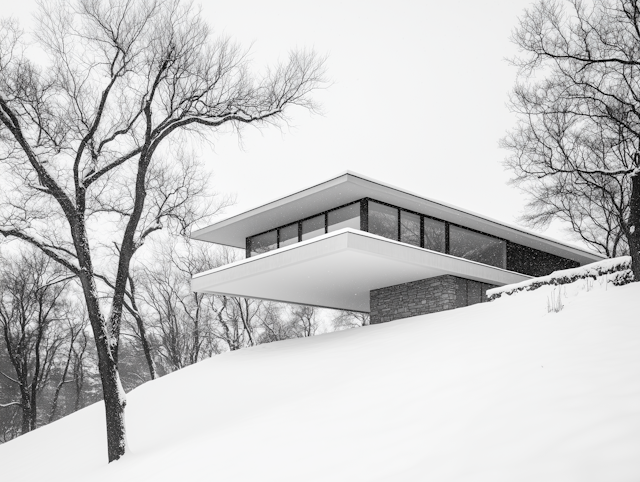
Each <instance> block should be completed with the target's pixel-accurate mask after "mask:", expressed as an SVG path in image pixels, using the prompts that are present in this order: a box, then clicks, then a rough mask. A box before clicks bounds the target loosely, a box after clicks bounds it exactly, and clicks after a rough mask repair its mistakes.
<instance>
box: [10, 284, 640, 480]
mask: <svg viewBox="0 0 640 482" xmlns="http://www.w3.org/2000/svg"><path fill="white" fill-rule="evenodd" d="M559 289H561V290H562V291H561V292H560V294H559V295H558V296H562V297H563V306H564V307H563V309H562V310H561V311H560V312H558V313H553V312H552V313H549V312H548V310H547V304H548V297H549V296H550V295H551V293H552V290H556V292H557V290H559ZM638 299H640V283H632V284H629V285H626V286H619V287H615V286H612V285H611V284H608V283H606V282H604V280H603V279H601V278H597V279H596V280H595V281H594V280H591V279H588V280H578V281H576V282H574V283H572V284H566V285H563V286H562V287H553V286H542V287H540V288H538V289H537V290H535V291H525V292H520V293H517V294H514V295H511V296H507V295H503V296H501V298H500V299H498V300H496V301H493V302H491V303H484V304H480V305H474V306H471V307H467V308H462V309H458V310H453V311H449V312H443V313H437V314H432V315H426V316H419V317H414V318H406V319H403V320H399V321H395V322H391V323H387V324H383V325H376V326H370V327H365V328H361V329H354V330H350V331H346V332H339V333H333V334H330V335H322V336H318V337H315V338H309V339H302V340H292V341H285V342H279V343H273V344H270V345H263V346H259V347H256V348H252V349H248V350H242V351H239V352H235V353H230V354H225V355H222V356H217V357H215V358H212V359H210V360H207V361H205V362H202V363H199V364H197V365H194V366H191V367H188V368H186V369H183V370H181V371H180V372H177V373H174V374H172V375H169V376H166V377H164V378H161V379H159V380H157V381H154V382H150V383H147V384H145V385H143V386H141V387H139V388H137V389H136V390H134V391H133V392H132V393H130V394H129V397H128V408H127V424H128V443H129V448H130V451H129V453H128V455H127V456H125V458H124V459H123V460H121V461H119V462H117V463H114V464H111V465H107V464H106V442H105V435H104V415H103V407H102V405H101V404H96V405H93V406H91V407H88V408H86V409H84V410H81V411H80V412H78V413H76V414H74V415H71V416H69V417H67V418H65V419H62V420H60V421H58V422H55V423H53V424H51V425H48V426H46V427H43V428H41V429H38V430H37V431H35V432H32V433H29V434H27V435H25V436H23V437H20V438H18V439H16V440H15V441H12V442H9V443H7V444H5V445H2V446H0V471H1V475H0V478H1V479H2V480H3V481H27V480H47V481H63V480H64V481H70V480H82V481H86V480H91V481H102V480H104V481H107V480H135V481H146V480H149V481H165V480H166V481H169V480H171V481H175V480H217V481H225V482H226V481H254V480H260V481H268V480H274V481H276V480H277V481H296V482H300V481H416V480H437V481H479V480H486V481H509V482H511V481H514V480H517V481H541V480H544V481H570V480H576V481H578V480H579V481H602V480H607V481H632V480H634V481H637V480H640V463H639V460H640V459H639V458H638V454H640V320H639V319H638V314H637V313H638V310H637V306H638Z"/></svg>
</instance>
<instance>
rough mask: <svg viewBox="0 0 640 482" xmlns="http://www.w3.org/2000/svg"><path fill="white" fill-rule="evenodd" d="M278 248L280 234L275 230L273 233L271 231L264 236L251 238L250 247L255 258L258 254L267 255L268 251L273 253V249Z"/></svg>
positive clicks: (259, 235)
mask: <svg viewBox="0 0 640 482" xmlns="http://www.w3.org/2000/svg"><path fill="white" fill-rule="evenodd" d="M277 247H278V233H277V231H276V230H275V229H274V230H273V231H269V232H267V233H264V234H258V235H257V236H254V237H252V238H250V247H249V249H250V250H251V256H255V255H256V254H261V253H266V252H267V251H271V250H272V249H276V248H277Z"/></svg>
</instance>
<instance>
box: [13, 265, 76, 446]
mask: <svg viewBox="0 0 640 482" xmlns="http://www.w3.org/2000/svg"><path fill="white" fill-rule="evenodd" d="M52 265H55V263H54V262H53V261H52V260H50V259H49V258H47V257H46V256H45V255H43V254H39V255H36V256H31V255H30V254H29V253H21V254H20V256H19V257H17V258H4V259H2V263H1V266H2V269H1V272H0V330H1V331H2V337H3V342H4V343H3V345H4V349H5V350H6V353H7V355H8V358H9V361H10V362H11V366H12V368H13V373H11V374H9V373H5V372H4V371H3V372H0V375H2V376H3V377H4V378H5V379H7V380H9V381H11V382H12V383H13V384H15V386H16V387H17V389H18V392H19V400H14V401H9V402H4V403H0V407H8V406H11V405H17V406H19V407H20V409H21V411H22V428H21V433H22V434H24V433H26V432H29V431H31V430H34V429H35V428H36V426H37V422H38V396H39V394H40V392H41V391H42V390H43V388H44V387H45V386H46V385H47V383H48V382H49V380H50V377H51V372H52V368H53V367H54V365H55V361H56V356H57V353H58V350H59V349H60V348H61V347H62V346H63V344H64V342H65V335H66V334H65V333H64V332H62V331H61V330H59V329H56V328H57V327H56V325H57V324H59V322H60V321H61V320H65V319H67V320H68V319H69V317H68V313H64V308H65V307H64V306H63V303H62V299H61V297H62V295H63V292H64V288H65V285H66V283H67V282H68V280H69V279H70V277H69V276H68V275H67V274H66V273H65V272H64V271H63V270H62V269H60V268H58V267H57V266H56V267H57V269H52ZM56 399H57V397H56Z"/></svg>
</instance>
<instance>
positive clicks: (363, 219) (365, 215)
mask: <svg viewBox="0 0 640 482" xmlns="http://www.w3.org/2000/svg"><path fill="white" fill-rule="evenodd" d="M369 202H375V203H378V204H382V205H384V206H387V207H391V208H394V209H396V210H397V213H398V214H397V216H398V228H397V239H395V241H398V242H400V243H402V241H401V240H400V237H401V232H402V211H405V212H407V213H411V214H414V215H417V216H419V217H420V246H419V247H420V248H422V249H427V248H425V247H424V220H425V219H433V220H434V221H438V222H441V223H444V236H445V251H444V253H443V254H447V255H449V256H454V255H452V254H451V239H450V228H451V226H455V227H458V228H462V229H466V230H467V231H471V232H474V233H478V234H482V235H483V236H487V237H490V238H494V239H497V240H500V241H503V242H505V243H506V245H508V244H509V243H510V241H509V240H507V239H504V238H501V237H499V236H494V235H493V234H489V233H485V232H484V231H480V230H478V229H474V228H470V227H468V226H464V225H462V224H458V223H452V222H450V221H447V220H444V219H440V218H437V217H435V216H430V215H428V214H423V213H420V212H418V211H414V210H412V209H405V208H401V207H399V206H396V205H394V204H390V203H387V202H384V201H380V200H378V199H374V198H371V197H364V198H361V199H358V200H356V201H350V202H348V203H345V204H341V205H340V206H336V207H334V208H331V209H327V210H326V211H321V212H319V213H315V214H313V215H311V216H306V217H304V218H301V219H298V220H297V221H293V222H289V223H286V224H282V225H280V226H277V227H275V228H271V229H267V230H266V231H262V232H260V233H256V234H253V235H251V236H247V238H246V246H245V256H246V257H247V258H250V257H251V240H252V239H253V238H255V237H257V236H260V235H263V234H265V233H268V232H270V231H274V230H275V231H276V236H277V243H276V248H274V249H280V247H281V246H280V229H282V228H285V227H288V226H291V225H292V224H296V223H297V224H298V241H297V242H298V243H299V242H301V241H302V222H303V221H306V220H308V219H312V218H315V217H317V216H324V234H327V233H328V232H329V231H328V228H329V224H328V223H329V216H328V214H329V213H330V212H331V211H336V210H338V209H342V208H344V207H347V206H350V205H352V204H356V203H360V230H361V231H364V232H367V233H369V232H370V231H369ZM311 239H312V238H311ZM387 239H392V238H387ZM293 244H295V243H292V244H290V245H289V246H291V245H293ZM403 244H406V245H407V246H413V247H416V248H417V247H418V246H417V245H414V244H410V243H403ZM515 244H517V243H515ZM272 251H273V250H272ZM506 251H507V249H505V253H506ZM267 252H268V251H267ZM438 252H439V251H438ZM455 257H456V258H459V257H458V256H455ZM459 259H466V258H459ZM468 261H470V260H468ZM475 262H479V261H475ZM507 263H508V257H507V255H506V254H505V260H504V264H505V266H504V267H503V268H501V267H498V266H493V265H489V264H488V265H486V266H492V267H494V268H496V267H497V268H499V269H505V270H506V269H507ZM482 264H485V263H482Z"/></svg>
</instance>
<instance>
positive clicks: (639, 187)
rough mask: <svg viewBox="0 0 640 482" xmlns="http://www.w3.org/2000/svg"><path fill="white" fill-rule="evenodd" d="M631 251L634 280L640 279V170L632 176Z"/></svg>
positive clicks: (630, 210)
mask: <svg viewBox="0 0 640 482" xmlns="http://www.w3.org/2000/svg"><path fill="white" fill-rule="evenodd" d="M628 225H629V234H628V242H629V251H630V253H631V271H632V272H633V278H634V281H636V282H639V281H640V172H636V173H634V174H633V175H632V176H631V200H630V202H629V221H628Z"/></svg>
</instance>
